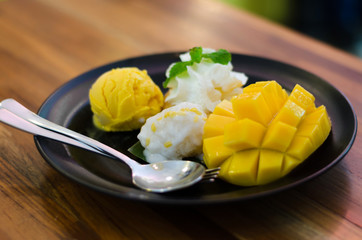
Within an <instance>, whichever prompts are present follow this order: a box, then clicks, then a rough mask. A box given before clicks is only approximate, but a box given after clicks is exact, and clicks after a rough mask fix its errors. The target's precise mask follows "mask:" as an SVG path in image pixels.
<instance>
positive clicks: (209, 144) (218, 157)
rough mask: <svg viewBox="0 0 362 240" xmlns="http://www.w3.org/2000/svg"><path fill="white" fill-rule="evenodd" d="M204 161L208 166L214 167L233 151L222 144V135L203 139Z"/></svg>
mask: <svg viewBox="0 0 362 240" xmlns="http://www.w3.org/2000/svg"><path fill="white" fill-rule="evenodd" d="M203 152H204V161H205V164H206V165H207V166H208V167H209V168H216V167H218V166H220V164H221V163H222V162H223V161H224V160H225V159H226V158H228V157H229V156H230V155H231V154H232V153H233V152H234V151H233V150H232V149H230V148H228V147H226V146H224V135H220V136H216V137H210V138H206V139H204V141H203Z"/></svg>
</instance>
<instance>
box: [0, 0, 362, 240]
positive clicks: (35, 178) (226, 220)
mask: <svg viewBox="0 0 362 240" xmlns="http://www.w3.org/2000/svg"><path fill="white" fill-rule="evenodd" d="M194 46H206V47H211V48H215V49H219V48H225V49H227V50H229V51H231V52H236V53H242V54H251V55H256V56H261V57H266V58H271V59H275V60H279V61H283V62H287V63H291V64H293V65H295V66H298V67H300V68H303V69H305V70H307V71H310V72H312V73H315V74H317V75H318V76H320V77H322V78H323V79H325V80H327V81H328V82H329V83H331V84H332V85H334V86H335V87H337V88H338V89H339V90H341V91H342V92H343V93H344V94H345V95H346V96H347V98H348V99H349V100H350V101H351V103H352V105H353V106H354V109H355V110H356V112H357V117H358V120H359V121H360V119H361V117H362V97H361V93H362V61H361V60H360V59H358V58H356V57H354V56H351V55H349V54H347V53H345V52H343V51H339V50H337V49H334V48H333V47H330V46H327V45H326V44H323V43H320V42H317V41H315V40H312V39H310V38H308V37H306V36H303V35H301V34H298V33H296V32H293V31H290V30H288V29H285V28H283V27H281V26H278V25H276V24H273V23H270V22H268V21H265V20H262V19H260V18H258V17H255V16H252V15H250V14H248V13H246V12H243V11H240V10H236V9H233V8H231V7H230V6H227V5H224V4H223V3H220V2H218V1H210V0H209V1H208V0H185V1H166V0H152V1H148V0H135V1H125V0H124V1H114V0H113V1H112V0H104V1H99V0H83V1H73V0H62V1H59V0H58V1H56V0H34V1H27V0H8V1H0V62H1V64H0V73H1V74H0V78H1V80H0V99H5V98H9V97H11V98H15V99H17V100H18V101H20V102H21V103H23V104H24V105H26V106H27V107H29V108H30V109H32V110H33V111H37V110H38V109H39V107H40V106H41V104H42V103H43V101H44V100H45V99H46V98H47V97H48V96H49V95H50V94H51V93H52V92H53V91H55V90H56V89H57V88H58V87H60V86H61V85H62V84H64V83H65V82H67V81H68V80H70V79H72V78H73V77H75V76H77V75H79V74H81V73H83V72H85V71H87V70H89V69H92V68H94V67H97V66H100V65H103V64H106V63H109V62H112V61H116V60H120V59H124V58H129V57H134V56H140V55H146V54H153V53H163V52H169V51H185V50H188V49H189V48H191V47H194ZM361 149H362V138H361V132H360V130H359V131H358V134H357V137H356V140H355V143H354V145H353V147H352V149H351V150H350V152H349V153H348V155H347V156H346V157H345V158H344V159H343V160H342V161H341V162H340V163H339V164H337V165H336V166H335V167H334V168H332V169H331V170H330V171H328V172H327V173H326V174H324V175H322V176H320V177H318V178H316V179H314V180H312V181H310V182H307V183H305V184H302V185H300V186H298V187H296V188H293V189H291V190H288V191H284V192H281V193H279V194H274V195H272V196H269V197H265V198H259V199H256V200H252V201H243V202H240V203H234V204H226V205H207V206H177V207H175V206H169V205H167V206H164V205H149V204H145V203H140V202H134V201H128V200H123V199H119V198H115V197H112V196H108V195H104V194H101V193H98V192H95V191H93V190H90V189H88V188H85V187H83V186H80V185H78V184H76V183H74V182H73V181H71V180H69V179H68V178H66V177H64V176H63V175H61V174H60V173H58V172H57V171H55V170H54V169H53V168H52V167H50V166H49V165H48V164H47V163H46V162H45V161H44V160H43V158H42V157H41V155H40V154H39V153H38V151H37V149H36V147H35V145H34V141H33V137H32V136H31V135H29V134H26V133H23V132H21V131H18V130H16V129H13V128H10V127H8V126H6V125H4V124H1V125H0V168H1V170H0V211H1V212H0V239H37V240H39V239H88V240H89V239H362V230H361V227H362V180H361V178H362V164H361V159H362V150H361Z"/></svg>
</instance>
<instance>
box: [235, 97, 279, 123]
mask: <svg viewBox="0 0 362 240" xmlns="http://www.w3.org/2000/svg"><path fill="white" fill-rule="evenodd" d="M231 103H232V105H233V110H234V113H235V116H236V118H237V119H239V120H241V119H244V118H249V119H250V120H253V121H256V122H259V123H261V124H263V125H264V126H267V125H268V123H269V121H270V120H271V119H272V114H271V111H270V109H269V104H268V102H267V101H266V100H265V98H264V96H263V95H262V92H250V93H243V94H240V95H239V96H237V97H234V98H233V99H232V100H231Z"/></svg>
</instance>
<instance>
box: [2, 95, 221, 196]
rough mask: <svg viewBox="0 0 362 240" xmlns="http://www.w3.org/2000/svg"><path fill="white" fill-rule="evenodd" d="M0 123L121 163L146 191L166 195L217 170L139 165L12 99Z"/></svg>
mask: <svg viewBox="0 0 362 240" xmlns="http://www.w3.org/2000/svg"><path fill="white" fill-rule="evenodd" d="M0 121H1V122H3V123H6V124H8V125H10V126H12V127H15V128H18V129H20V130H23V131H25V132H29V133H31V134H34V135H40V136H43V137H47V138H51V139H54V140H57V141H60V142H63V143H66V144H71V145H74V146H77V147H80V148H84V149H87V150H90V151H93V152H96V153H99V154H102V155H105V156H107V157H111V158H116V159H120V160H122V161H123V162H125V163H126V164H127V165H128V166H129V167H130V168H131V170H132V181H133V183H134V184H135V185H136V186H138V187H139V188H141V189H144V190H146V191H150V192H158V193H162V192H169V191H173V190H177V189H181V188H185V187H188V186H191V185H193V184H195V183H197V182H199V181H200V180H202V179H203V177H207V178H210V177H211V178H213V177H216V176H217V171H218V169H208V170H206V169H205V167H204V166H202V165H201V164H199V163H196V162H192V161H183V160H169V161H164V162H158V163H152V164H145V165H141V164H139V163H138V162H136V161H135V160H133V159H131V158H129V157H128V156H126V155H124V154H122V153H120V152H118V151H117V150H115V149H113V148H111V147H109V146H107V145H105V144H103V143H100V142H98V141H96V140H94V139H92V138H89V137H87V136H84V135H82V134H79V133H77V132H74V131H72V130H70V129H67V128H65V127H62V126H60V125H57V124H55V123H53V122H50V121H48V120H46V119H44V118H42V117H40V116H38V115H36V114H35V113H33V112H31V111H30V110H28V109H27V108H25V107H24V106H23V105H21V104H20V103H18V102H17V101H15V100H14V99H5V100H3V101H2V102H1V103H0Z"/></svg>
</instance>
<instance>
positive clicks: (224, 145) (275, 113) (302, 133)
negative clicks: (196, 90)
mask: <svg viewBox="0 0 362 240" xmlns="http://www.w3.org/2000/svg"><path fill="white" fill-rule="evenodd" d="M314 101H315V98H314V96H313V95H312V94H311V93H309V92H308V91H306V90H305V89H304V88H303V87H301V86H300V85H298V84H297V85H296V86H295V87H294V89H293V90H292V92H291V93H290V95H289V96H288V94H287V93H286V91H285V90H284V89H282V87H281V86H280V85H279V84H278V83H277V82H276V81H264V82H257V83H255V84H251V85H249V86H247V87H245V88H244V90H243V93H242V94H240V95H238V96H236V97H234V98H233V99H232V100H231V101H227V100H224V101H223V102H222V103H220V104H219V105H218V106H217V107H216V108H215V111H214V112H213V114H211V115H210V117H209V118H208V119H207V121H206V124H205V128H204V137H203V149H204V161H205V164H206V166H207V167H209V168H214V167H221V170H220V174H219V176H220V178H221V179H224V180H225V181H227V182H230V183H232V184H236V185H240V186H253V185H262V184H267V183H270V182H272V181H275V180H277V179H279V178H281V177H283V176H285V175H287V174H288V173H290V172H291V171H292V170H293V169H294V168H296V167H297V166H298V165H299V164H300V163H302V162H303V161H304V160H305V159H307V158H308V157H309V156H310V155H311V154H312V153H313V152H314V151H315V150H316V149H317V148H318V147H319V146H320V145H322V143H323V142H324V141H325V139H326V138H327V137H328V135H329V133H330V131H331V121H330V119H329V117H328V113H327V110H326V108H325V106H320V107H318V108H316V107H315V103H314ZM231 110H232V111H231ZM225 119H227V121H226V120H225ZM215 129H217V130H215Z"/></svg>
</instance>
